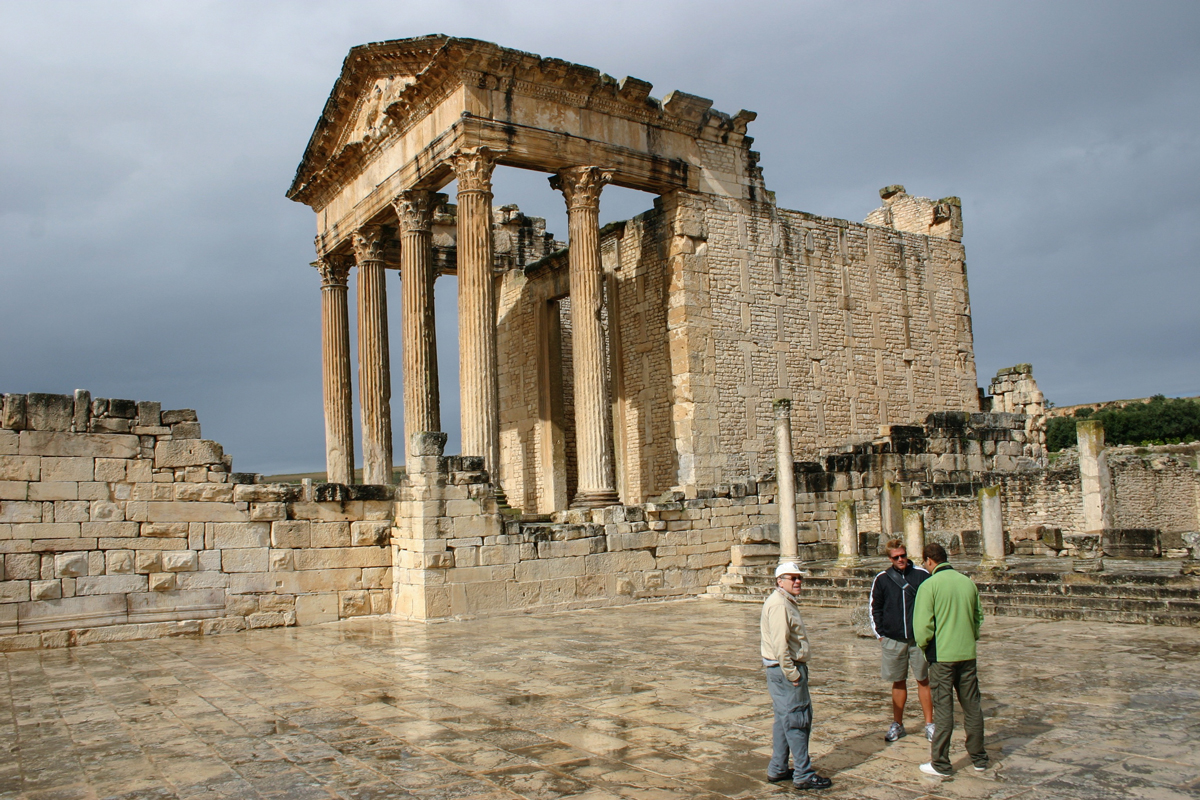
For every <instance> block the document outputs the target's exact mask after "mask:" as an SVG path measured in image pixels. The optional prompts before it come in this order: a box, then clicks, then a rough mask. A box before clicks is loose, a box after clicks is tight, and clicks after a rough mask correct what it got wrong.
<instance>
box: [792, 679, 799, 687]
mask: <svg viewBox="0 0 1200 800" xmlns="http://www.w3.org/2000/svg"><path fill="white" fill-rule="evenodd" d="M799 685H800V681H799V679H797V680H794V681H792V686H799Z"/></svg>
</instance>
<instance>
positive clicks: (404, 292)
mask: <svg viewBox="0 0 1200 800" xmlns="http://www.w3.org/2000/svg"><path fill="white" fill-rule="evenodd" d="M438 197H439V198H443V199H444V197H445V196H444V195H438ZM435 204H436V202H435V200H434V195H433V193H432V192H427V191H425V190H422V189H413V190H411V191H407V192H404V193H402V194H401V195H399V196H398V197H397V198H396V199H395V200H394V201H392V205H393V206H394V207H395V209H396V216H397V217H398V218H399V220H400V289H401V306H400V312H401V319H400V325H401V334H402V339H401V341H402V342H403V347H404V351H403V358H404V439H405V459H406V460H409V459H411V458H412V457H413V456H414V455H415V454H414V452H413V445H412V442H413V436H414V435H415V434H418V433H427V432H433V431H440V430H441V429H442V415H441V409H440V406H439V404H440V398H439V397H438V368H437V335H436V332H435V326H434V311H433V280H434V277H435V276H434V274H433V252H432V246H433V234H432V230H431V229H432V225H433V207H434V205H435Z"/></svg>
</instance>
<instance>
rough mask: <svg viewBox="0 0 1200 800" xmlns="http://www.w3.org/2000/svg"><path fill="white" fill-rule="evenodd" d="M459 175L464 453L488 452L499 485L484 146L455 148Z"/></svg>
mask: <svg viewBox="0 0 1200 800" xmlns="http://www.w3.org/2000/svg"><path fill="white" fill-rule="evenodd" d="M452 163H453V165H454V174H455V176H456V177H457V179H458V351H459V358H458V381H459V392H460V395H461V403H460V405H461V413H462V452H463V455H471V456H483V459H484V466H485V467H486V468H487V471H488V475H489V476H490V477H491V481H492V485H493V486H495V487H496V488H497V489H498V488H499V487H500V385H499V383H498V369H497V367H496V284H495V282H494V279H493V277H492V263H493V261H494V256H493V254H492V170H493V169H494V168H495V162H493V161H492V158H491V153H490V152H489V151H488V150H487V148H485V147H477V148H471V149H468V150H463V151H460V152H459V153H458V154H456V155H455V156H454V157H453V159H452Z"/></svg>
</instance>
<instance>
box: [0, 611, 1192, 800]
mask: <svg viewBox="0 0 1200 800" xmlns="http://www.w3.org/2000/svg"><path fill="white" fill-rule="evenodd" d="M758 612H759V607H758V606H757V605H756V604H734V603H720V602H716V601H709V600H699V601H680V602H674V603H663V604H655V605H638V606H627V607H624V608H619V609H601V610H593V611H579V612H571V613H564V614H556V615H547V616H537V617H535V616H519V617H507V618H500V619H488V620H471V621H464V622H456V623H449V624H442V625H432V626H425V625H422V624H418V623H407V622H395V621H391V620H387V619H382V618H362V619H356V620H348V621H343V622H339V623H331V624H328V625H322V626H316V627H310V628H290V629H272V630H262V631H250V632H245V633H239V634H232V635H225V636H217V637H209V638H207V639H171V640H156V641H145V642H130V643H113V644H102V645H92V646H88V647H81V648H72V649H64V650H50V651H41V652H38V651H28V652H17V653H9V654H3V655H0V659H2V660H0V665H2V669H0V748H2V752H3V753H4V756H3V758H0V800H13V799H14V798H22V800H77V799H78V800H86V799H94V798H114V799H115V798H121V799H122V800H134V799H135V798H137V799H138V800H141V799H142V798H145V799H146V800H151V799H153V800H160V799H161V800H169V799H170V798H189V799H192V798H195V799H197V800H199V799H201V798H203V799H204V800H208V799H210V798H211V799H213V800H215V799H216V798H231V799H232V798H237V799H238V800H244V799H245V798H288V799H289V800H291V799H293V798H295V799H298V800H307V799H308V798H313V799H314V800H315V799H316V798H346V799H347V800H381V799H382V798H426V799H427V800H441V799H442V798H458V799H459V800H466V799H467V798H477V799H478V798H530V799H531V800H541V799H542V798H557V797H576V798H586V799H587V800H612V799H613V798H631V799H632V800H655V798H677V797H682V796H687V797H689V798H691V799H692V800H716V798H722V797H738V798H760V797H777V796H780V795H782V794H791V792H790V790H789V789H788V788H786V787H777V786H772V785H770V784H767V783H765V782H764V778H765V775H764V770H765V768H766V763H767V759H768V757H769V754H770V743H769V736H770V727H771V713H770V704H769V701H768V698H767V693H766V686H765V682H764V679H763V676H762V669H761V667H759V666H758V655H757V637H758ZM805 618H806V622H807V625H808V630H809V633H810V636H811V638H812V640H813V648H814V657H813V660H812V684H813V697H814V709H815V723H814V731H813V741H812V750H813V754H814V756H815V761H816V765H817V768H818V770H819V771H820V772H821V773H823V774H825V775H828V776H830V777H831V778H832V779H833V781H834V787H833V788H832V789H831V790H828V791H825V792H821V793H819V794H820V796H823V797H839V798H897V799H899V798H918V797H925V798H996V799H997V800H999V799H1000V798H1015V797H1022V798H1041V797H1054V798H1154V799H1155V800H1171V799H1172V798H1195V797H1198V796H1200V747H1198V746H1197V745H1198V744H1200V658H1197V655H1200V632H1198V631H1196V630H1193V629H1179V628H1162V627H1159V628H1151V627H1141V626H1132V625H1111V624H1089V623H1076V622H1041V621H1036V620H1024V619H1004V618H999V619H998V618H994V617H988V618H987V620H986V621H985V625H984V639H983V640H982V642H981V648H980V682H981V686H982V690H983V707H984V713H985V715H986V730H987V747H988V749H989V751H991V753H992V759H993V765H994V766H993V768H991V769H989V770H988V771H987V772H986V773H983V774H982V775H979V776H977V775H976V774H975V773H973V772H971V770H970V763H969V760H968V759H967V757H966V753H965V751H964V750H963V744H962V733H961V728H959V729H957V730H956V731H955V741H954V750H953V754H952V756H953V758H954V761H955V766H956V768H957V769H958V770H959V771H958V772H956V773H955V775H954V776H953V777H951V778H948V779H945V780H940V779H937V778H928V777H925V776H923V775H921V774H920V773H919V772H918V770H917V766H918V764H920V763H921V762H922V761H926V760H928V755H929V753H928V745H927V744H926V742H925V740H924V739H923V738H922V737H921V736H919V735H918V734H917V733H915V732H914V733H911V734H910V735H909V736H907V737H906V738H903V739H901V740H900V741H898V742H896V743H895V744H891V745H889V744H887V743H885V742H884V741H883V734H884V732H885V730H886V728H887V723H888V722H889V719H888V718H889V716H890V714H889V705H888V703H889V691H888V690H889V685H887V684H885V683H884V682H883V681H881V680H880V679H879V656H878V645H877V644H876V642H874V641H873V640H868V639H860V638H857V637H856V636H855V635H854V633H853V632H852V630H851V628H850V625H849V613H848V612H847V611H846V610H845V609H825V608H809V609H806V610H805ZM909 703H910V705H909V709H908V712H909V713H908V721H909V723H910V724H909V728H910V730H912V731H917V730H919V725H917V724H916V723H917V721H918V717H919V709H918V706H917V704H916V693H915V692H910V699H909ZM963 770H965V772H964V771H963Z"/></svg>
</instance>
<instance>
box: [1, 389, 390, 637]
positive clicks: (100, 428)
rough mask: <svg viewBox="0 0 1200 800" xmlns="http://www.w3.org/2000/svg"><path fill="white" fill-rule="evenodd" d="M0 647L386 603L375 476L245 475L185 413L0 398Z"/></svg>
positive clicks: (273, 620)
mask: <svg viewBox="0 0 1200 800" xmlns="http://www.w3.org/2000/svg"><path fill="white" fill-rule="evenodd" d="M0 423H2V428H0V570H2V572H0V649H18V648H29V647H56V646H66V645H74V644H85V643H88V642H95V641H104V640H114V639H134V638H148V637H157V636H170V635H180V634H205V633H217V632H222V631H229V630H239V629H242V628H247V627H249V628H256V627H273V626H280V625H296V624H301V625H303V624H313V623H317V622H324V621H328V620H335V619H338V618H339V617H342V616H353V615H356V614H370V613H384V612H386V611H387V610H388V592H389V589H390V581H391V570H390V565H391V558H390V554H389V552H388V547H387V541H388V534H389V531H390V529H391V503H390V501H389V498H388V497H387V496H383V495H380V494H379V492H380V491H381V490H382V489H383V487H343V486H338V485H334V484H324V485H320V486H317V487H315V488H314V487H311V486H308V487H301V486H297V485H288V484H257V483H253V481H254V480H255V478H256V476H253V475H246V474H238V473H231V472H230V466H231V460H230V459H229V458H228V456H226V455H225V454H224V452H223V451H222V448H221V446H220V445H219V444H217V443H216V442H212V441H208V440H204V439H201V438H199V437H200V424H199V422H198V421H197V419H196V414H195V412H194V411H190V410H182V411H161V409H160V406H159V404H158V403H145V402H143V403H134V402H132V401H128V400H105V399H96V400H92V399H91V398H90V396H89V395H88V393H87V392H77V393H76V394H75V396H74V397H71V396H66V395H37V394H30V395H14V394H8V395H4V396H3V415H2V417H0Z"/></svg>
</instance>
